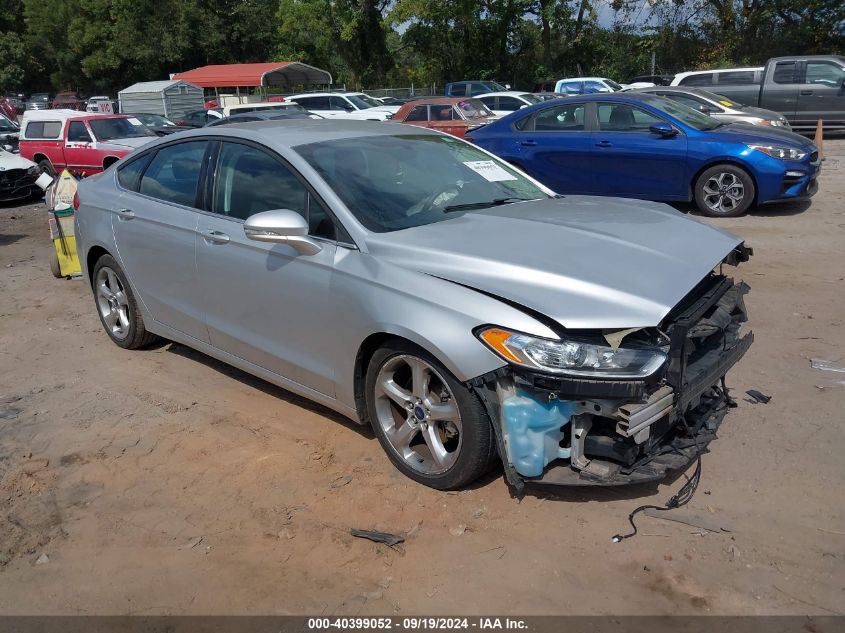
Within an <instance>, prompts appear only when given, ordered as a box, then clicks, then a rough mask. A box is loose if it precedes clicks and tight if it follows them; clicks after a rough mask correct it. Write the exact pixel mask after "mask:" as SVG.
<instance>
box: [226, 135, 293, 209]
mask: <svg viewBox="0 0 845 633" xmlns="http://www.w3.org/2000/svg"><path fill="white" fill-rule="evenodd" d="M307 200H308V191H307V189H306V188H305V185H303V184H302V183H301V182H300V181H299V179H298V178H297V177H296V176H294V175H293V173H291V171H290V170H289V169H288V168H287V167H285V166H284V165H282V164H281V163H280V162H279V161H277V160H276V159H275V158H273V157H272V156H270V155H269V154H267V153H266V152H263V151H261V150H259V149H256V148H254V147H251V146H249V145H241V144H240V143H223V147H222V148H221V150H220V160H219V162H218V166H217V176H216V178H215V181H214V197H213V203H212V209H211V210H212V211H213V212H214V213H219V214H220V215H227V216H229V217H233V218H239V219H241V220H246V219H247V218H248V217H249V216H251V215H255V214H256V213H261V212H262V211H271V210H273V209H290V210H291V211H296V212H297V213H299V214H301V215H302V217H307V208H308V207H307Z"/></svg>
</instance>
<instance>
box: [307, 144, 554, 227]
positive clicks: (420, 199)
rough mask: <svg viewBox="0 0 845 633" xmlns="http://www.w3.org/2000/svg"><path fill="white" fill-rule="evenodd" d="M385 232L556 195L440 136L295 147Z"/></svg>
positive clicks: (358, 213)
mask: <svg viewBox="0 0 845 633" xmlns="http://www.w3.org/2000/svg"><path fill="white" fill-rule="evenodd" d="M294 149H295V150H296V152H297V153H298V154H299V155H300V156H302V157H303V158H304V159H305V160H306V161H308V163H309V164H310V165H311V166H312V167H313V168H314V169H315V170H316V171H317V172H318V173H319V174H320V176H322V178H323V180H325V181H326V182H327V183H328V184H329V186H330V187H331V188H332V189H333V190H334V191H335V193H336V194H337V195H338V196H339V197H340V199H341V200H343V203H344V204H345V205H346V206H347V207H348V208H349V210H350V211H351V212H352V213H353V214H354V215H355V217H356V218H357V219H358V220H359V221H360V222H361V223H362V224H363V225H364V226H365V227H367V228H368V229H369V230H371V231H375V232H377V233H384V232H388V231H397V230H400V229H407V228H410V227H413V226H423V225H425V224H432V223H434V222H441V221H443V220H447V219H449V218H453V217H456V216H458V215H461V214H462V213H466V212H468V211H470V210H471V208H470V209H467V208H462V207H464V205H472V206H475V205H478V208H487V207H490V206H494V205H497V204H506V203H509V202H512V201H513V202H517V201H522V200H536V199H538V198H547V197H549V194H548V193H547V192H546V191H545V190H543V189H541V188H540V187H539V186H537V185H535V184H534V183H533V182H531V181H530V180H528V179H526V178H525V177H524V176H521V175H519V174H518V173H517V172H515V171H514V170H513V169H511V168H510V166H508V164H507V163H504V162H502V161H499V160H497V159H493V158H491V157H490V156H489V155H487V154H485V153H484V152H482V151H481V150H479V149H478V148H476V147H473V146H472V145H470V144H469V143H466V142H464V141H461V140H459V139H456V138H452V137H448V136H445V135H443V136H441V135H439V134H438V135H435V134H426V135H420V134H403V135H401V136H389V135H385V136H372V137H363V138H360V137H359V138H350V139H343V140H336V141H326V142H322V143H312V144H309V145H300V146H299V147H295V148H294Z"/></svg>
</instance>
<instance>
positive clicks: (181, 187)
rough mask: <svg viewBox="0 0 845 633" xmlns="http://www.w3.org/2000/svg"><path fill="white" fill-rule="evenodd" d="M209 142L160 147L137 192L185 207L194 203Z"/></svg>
mask: <svg viewBox="0 0 845 633" xmlns="http://www.w3.org/2000/svg"><path fill="white" fill-rule="evenodd" d="M206 145H207V142H206V141H192V142H189V143H179V144H178V145H170V146H168V147H163V148H162V149H160V150H159V151H158V152H156V155H155V157H153V159H152V160H151V161H150V166H149V167H147V170H146V171H145V172H144V176H143V178H142V179H141V186H140V187H139V189H138V193H142V194H144V195H145V196H150V197H153V198H157V199H159V200H163V201H165V202H174V203H176V204H182V205H185V206H186V207H193V206H195V205H196V198H197V184H198V183H199V176H200V167H201V166H202V158H203V156H204V155H205V148H206Z"/></svg>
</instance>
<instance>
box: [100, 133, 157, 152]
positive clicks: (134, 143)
mask: <svg viewBox="0 0 845 633" xmlns="http://www.w3.org/2000/svg"><path fill="white" fill-rule="evenodd" d="M156 138H158V137H157V136H139V137H137V138H115V139H112V140H110V141H101V142H100V149H110V148H113V149H118V150H126V149H130V150H131V149H135V148H136V147H141V146H142V145H146V144H147V143H149V142H150V141H154V140H156Z"/></svg>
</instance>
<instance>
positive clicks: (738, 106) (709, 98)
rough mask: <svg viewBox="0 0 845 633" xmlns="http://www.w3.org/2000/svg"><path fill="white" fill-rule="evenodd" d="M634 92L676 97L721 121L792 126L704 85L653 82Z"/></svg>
mask: <svg viewBox="0 0 845 633" xmlns="http://www.w3.org/2000/svg"><path fill="white" fill-rule="evenodd" d="M631 92H648V93H652V94H657V95H660V96H661V97H666V98H667V99H671V100H672V101H677V102H678V103H682V104H683V105H685V106H689V107H690V108H692V109H693V110H698V111H699V112H703V113H704V114H708V115H710V116H711V117H713V118H714V119H716V120H717V121H721V122H722V123H748V124H749V125H765V126H767V127H778V128H783V129H785V130H791V129H792V128H791V127H790V125H789V121H787V119H786V117H785V116H783V115H782V114H780V113H778V112H775V111H773V110H766V109H764V108H755V107H752V106H747V105H743V104H742V103H737V102H736V101H734V100H733V99H728V98H727V97H725V96H723V95H719V94H716V93H715V92H710V91H709V90H704V89H702V88H686V87H684V86H654V87H651V88H637V89H636V90H632V91H631Z"/></svg>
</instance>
